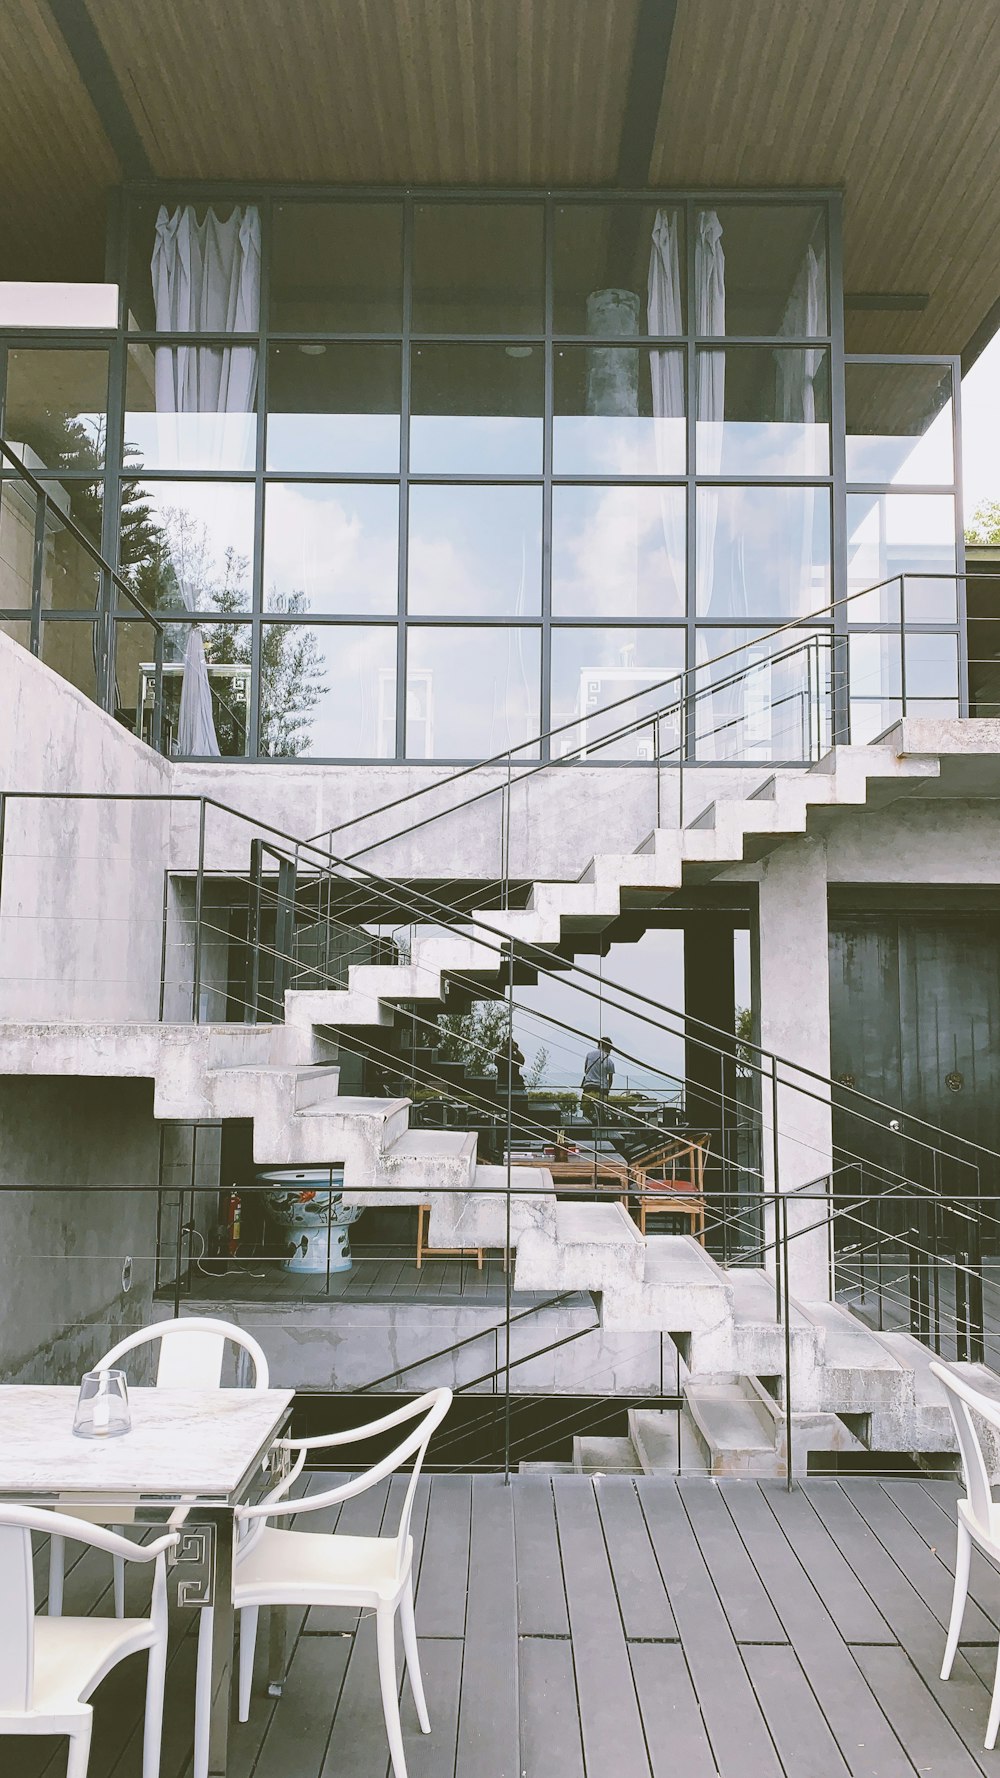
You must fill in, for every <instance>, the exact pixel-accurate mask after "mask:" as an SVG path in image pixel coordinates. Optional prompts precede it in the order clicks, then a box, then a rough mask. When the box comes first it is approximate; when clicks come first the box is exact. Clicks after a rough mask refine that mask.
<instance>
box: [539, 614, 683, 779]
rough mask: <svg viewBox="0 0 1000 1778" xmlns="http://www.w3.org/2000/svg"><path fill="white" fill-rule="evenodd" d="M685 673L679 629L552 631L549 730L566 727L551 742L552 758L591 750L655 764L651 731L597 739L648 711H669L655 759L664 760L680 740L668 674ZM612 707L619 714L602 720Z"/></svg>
mask: <svg viewBox="0 0 1000 1778" xmlns="http://www.w3.org/2000/svg"><path fill="white" fill-rule="evenodd" d="M683 667H684V631H683V630H661V629H653V628H649V629H646V628H643V629H638V630H628V629H610V628H607V629H606V628H601V629H554V630H553V631H552V725H553V727H554V728H563V725H564V724H569V725H570V726H569V727H565V728H563V733H562V734H559V735H555V736H554V737H553V742H552V752H553V757H554V758H556V759H562V758H565V757H566V756H567V755H568V754H574V755H579V756H580V757H582V758H585V757H587V756H588V755H589V754H590V753H591V752H593V753H594V754H595V757H597V758H598V759H652V758H653V757H654V756H655V744H654V738H653V730H652V726H651V725H650V726H647V727H641V726H640V727H637V728H635V729H634V730H633V732H632V733H630V734H627V735H622V736H621V737H620V739H618V740H616V741H613V742H610V743H609V744H607V745H605V746H601V745H600V741H601V737H602V736H604V735H608V734H611V733H614V732H617V731H619V730H621V729H622V728H630V727H631V726H632V724H633V723H634V722H636V720H637V719H639V718H641V717H642V716H644V715H646V714H648V713H649V712H650V711H653V710H663V711H665V712H666V714H665V715H664V717H663V719H662V720H661V723H660V731H659V741H660V757H661V758H667V757H669V756H670V754H671V753H673V752H676V749H677V746H678V743H679V740H680V724H679V721H678V717H677V705H676V698H677V694H678V692H679V689H680V681H679V680H674V679H673V678H672V677H671V676H672V675H674V674H679V673H680V672H682V671H683ZM664 681H667V683H664ZM647 687H649V688H655V689H648V690H647V689H646V688H647ZM622 700H625V701H624V702H623V701H622ZM609 704H613V705H616V706H617V708H615V709H613V710H610V711H609V712H608V714H607V715H599V714H598V712H600V711H603V710H604V709H605V708H606V706H607V705H609Z"/></svg>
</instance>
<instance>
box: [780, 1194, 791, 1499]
mask: <svg viewBox="0 0 1000 1778" xmlns="http://www.w3.org/2000/svg"><path fill="white" fill-rule="evenodd" d="M778 1209H779V1213H780V1217H781V1225H782V1226H781V1270H782V1288H783V1291H784V1297H785V1327H784V1333H785V1343H784V1359H785V1487H786V1488H787V1489H788V1490H789V1492H791V1488H792V1316H791V1307H790V1301H791V1297H790V1291H789V1278H788V1205H787V1203H786V1202H785V1200H784V1198H782V1199H781V1200H780V1203H779V1206H778Z"/></svg>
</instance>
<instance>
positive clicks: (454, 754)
mask: <svg viewBox="0 0 1000 1778" xmlns="http://www.w3.org/2000/svg"><path fill="white" fill-rule="evenodd" d="M540 660H541V652H540V641H539V633H538V631H537V630H532V629H526V628H523V627H518V628H510V629H503V628H496V627H493V626H490V627H489V628H483V629H471V628H468V629H459V628H439V627H438V626H437V625H433V626H431V625H424V624H417V625H412V626H411V627H410V629H409V630H408V632H407V642H406V752H407V756H408V758H410V759H457V760H465V759H487V758H489V757H490V756H491V755H493V754H495V753H502V752H503V751H504V750H505V749H506V748H508V747H518V746H520V745H522V744H523V742H525V741H527V740H529V739H532V738H533V737H534V736H535V735H537V733H538V730H539V726H540V724H539V715H538V708H539V705H538V694H539V680H540V667H539V663H540Z"/></svg>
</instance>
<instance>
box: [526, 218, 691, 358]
mask: <svg viewBox="0 0 1000 1778" xmlns="http://www.w3.org/2000/svg"><path fill="white" fill-rule="evenodd" d="M684 291H685V284H684V219H683V217H682V215H681V213H680V211H679V210H675V209H672V208H670V207H667V206H659V205H656V204H640V203H627V202H623V203H610V204H558V205H557V206H556V213H555V330H556V332H557V333H589V334H601V335H605V334H606V335H610V334H634V333H646V334H650V333H652V334H659V335H669V336H677V335H679V334H682V333H683V332H684Z"/></svg>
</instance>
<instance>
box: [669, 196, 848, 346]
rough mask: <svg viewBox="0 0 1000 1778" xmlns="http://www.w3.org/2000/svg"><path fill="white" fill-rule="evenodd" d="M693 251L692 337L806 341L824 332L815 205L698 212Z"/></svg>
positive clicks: (820, 233)
mask: <svg viewBox="0 0 1000 1778" xmlns="http://www.w3.org/2000/svg"><path fill="white" fill-rule="evenodd" d="M692 251H693V253H694V280H695V303H696V314H695V330H696V332H697V333H699V334H713V335H714V334H720V333H729V334H740V333H748V334H755V333H756V334H767V335H770V336H781V337H784V338H786V339H812V338H814V337H815V336H816V335H817V334H825V333H827V332H828V331H829V328H828V321H827V295H826V213H825V211H824V210H823V209H821V208H820V206H819V205H811V204H810V205H805V204H720V205H718V206H717V207H716V208H715V209H713V210H699V211H698V212H697V215H696V217H695V239H694V243H693V248H692Z"/></svg>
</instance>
